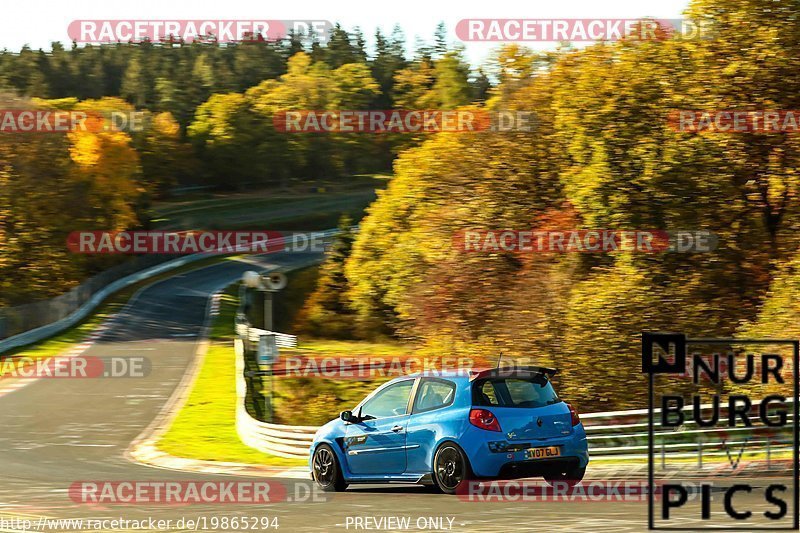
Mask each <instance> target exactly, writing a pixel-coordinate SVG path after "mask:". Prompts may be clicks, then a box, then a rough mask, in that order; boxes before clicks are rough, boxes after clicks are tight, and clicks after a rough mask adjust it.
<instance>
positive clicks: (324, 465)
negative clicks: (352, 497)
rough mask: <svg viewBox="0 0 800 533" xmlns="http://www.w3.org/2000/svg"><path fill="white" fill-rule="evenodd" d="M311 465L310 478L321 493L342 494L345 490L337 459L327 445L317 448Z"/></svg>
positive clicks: (345, 484)
mask: <svg viewBox="0 0 800 533" xmlns="http://www.w3.org/2000/svg"><path fill="white" fill-rule="evenodd" d="M311 465H312V466H311V477H312V479H313V480H314V482H315V483H316V484H317V486H318V487H319V488H320V489H322V490H323V491H325V492H342V491H343V490H345V489H346V488H347V482H345V480H344V476H343V475H342V468H341V466H340V465H339V459H337V457H336V453H334V451H333V448H331V447H330V446H328V445H327V444H320V445H319V446H317V449H316V450H314V457H313V459H312V460H311Z"/></svg>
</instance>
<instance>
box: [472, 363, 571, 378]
mask: <svg viewBox="0 0 800 533" xmlns="http://www.w3.org/2000/svg"><path fill="white" fill-rule="evenodd" d="M556 372H558V369H557V368H547V367H544V366H512V367H508V368H503V367H500V368H488V369H483V370H470V373H469V380H470V381H475V380H476V379H478V378H495V377H512V376H518V377H522V376H531V375H534V374H538V375H545V376H547V377H548V378H551V377H553V376H554V375H555V374H556Z"/></svg>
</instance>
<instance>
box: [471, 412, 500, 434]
mask: <svg viewBox="0 0 800 533" xmlns="http://www.w3.org/2000/svg"><path fill="white" fill-rule="evenodd" d="M469 422H470V424H472V425H473V426H475V427H479V428H481V429H485V430H487V431H502V430H501V429H500V422H498V421H497V418H496V417H495V416H494V414H492V412H491V411H487V410H486V409H472V410H471V411H470V412H469Z"/></svg>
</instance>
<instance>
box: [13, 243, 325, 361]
mask: <svg viewBox="0 0 800 533" xmlns="http://www.w3.org/2000/svg"><path fill="white" fill-rule="evenodd" d="M311 233H314V234H315V235H319V236H321V237H322V238H328V237H331V236H332V235H334V234H335V233H336V230H335V229H333V230H325V231H320V232H311ZM286 239H287V237H284V239H282V240H283V241H284V242H285V241H286ZM277 242H280V241H278V240H276V243H277ZM239 251H240V250H237V251H234V252H233V253H234V254H235V253H238V252H239ZM209 257H213V256H212V255H210V254H204V253H200V254H192V255H187V256H184V257H179V258H177V259H173V260H171V261H167V262H165V263H161V264H158V265H156V266H153V267H150V268H146V269H144V270H141V271H139V272H135V273H133V274H131V275H128V276H125V277H124V278H120V279H118V280H116V281H114V282H112V283H109V284H108V285H106V286H105V287H103V288H102V289H100V290H98V291H97V292H95V293H94V294H93V295H92V296H91V297H90V298H89V299H88V300H86V302H84V303H83V304H82V305H81V306H80V307H79V308H78V309H77V310H76V311H74V312H73V313H71V314H69V315H68V316H66V317H64V318H62V319H60V320H56V321H55V322H52V323H50V324H47V325H44V326H41V327H38V328H35V329H31V330H29V331H25V332H23V333H20V334H18V335H14V336H12V337H8V338H6V339H3V340H2V341H0V355H2V354H3V353H4V352H6V351H8V350H11V349H13V348H18V347H20V346H26V345H28V344H33V343H35V342H39V341H41V340H44V339H46V338H48V337H52V336H53V335H55V334H57V333H59V332H61V331H63V330H65V329H67V328H70V327H72V326H74V325H75V324H77V323H78V322H80V321H81V320H83V319H84V318H86V317H87V316H88V315H89V313H91V312H92V311H93V310H94V309H95V308H97V306H98V305H100V303H102V301H103V300H105V299H106V298H108V297H109V296H111V295H112V294H114V293H115V292H117V291H119V290H121V289H124V288H125V287H128V286H130V285H133V284H134V283H138V282H140V281H143V280H146V279H148V278H152V277H154V276H157V275H159V274H161V273H163V272H168V271H170V270H174V269H176V268H179V267H181V266H183V265H187V264H189V263H193V262H196V261H200V260H202V259H207V258H209Z"/></svg>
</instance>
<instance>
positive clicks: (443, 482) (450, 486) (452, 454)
mask: <svg viewBox="0 0 800 533" xmlns="http://www.w3.org/2000/svg"><path fill="white" fill-rule="evenodd" d="M432 478H433V483H434V485H433V486H434V487H435V489H436V490H437V491H438V492H444V493H445V494H457V493H459V492H460V491H462V490H464V488H465V487H467V484H468V483H469V482H470V480H471V479H473V478H474V476H473V474H472V468H471V467H470V465H469V459H467V455H466V454H465V453H464V450H462V449H461V447H459V446H458V444H456V443H454V442H443V443H442V444H441V445H440V446H439V447H438V448H437V449H436V453H435V454H434V455H433V472H432Z"/></svg>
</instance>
